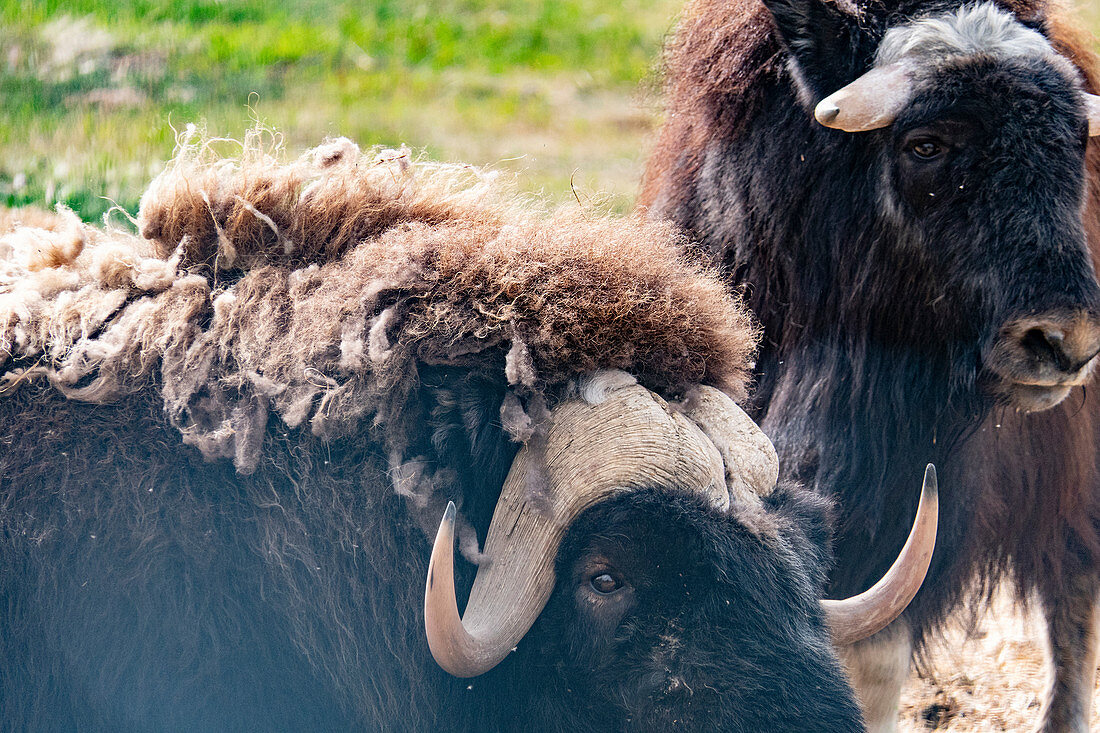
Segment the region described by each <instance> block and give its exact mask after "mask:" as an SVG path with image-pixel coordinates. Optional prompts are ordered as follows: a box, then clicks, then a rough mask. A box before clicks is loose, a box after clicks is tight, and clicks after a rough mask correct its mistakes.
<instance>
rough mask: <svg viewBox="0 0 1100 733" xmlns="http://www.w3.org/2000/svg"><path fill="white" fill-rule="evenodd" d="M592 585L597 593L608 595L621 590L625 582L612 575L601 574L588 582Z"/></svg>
mask: <svg viewBox="0 0 1100 733" xmlns="http://www.w3.org/2000/svg"><path fill="white" fill-rule="evenodd" d="M588 582H589V583H590V584H591V585H592V590H594V591H596V592H597V593H602V594H603V595H607V594H608V593H614V592H615V591H617V590H618V589H619V588H622V587H623V582H622V581H621V580H619V579H618V578H616V577H615V576H613V575H611V573H600V574H599V575H593V576H592V579H591V580H589V581H588Z"/></svg>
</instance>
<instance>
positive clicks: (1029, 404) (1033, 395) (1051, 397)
mask: <svg viewBox="0 0 1100 733" xmlns="http://www.w3.org/2000/svg"><path fill="white" fill-rule="evenodd" d="M1071 389H1073V387H1072V386H1068V385H1051V386H1044V385H1032V384H1012V383H1009V384H1004V385H1001V387H1000V389H998V393H999V396H1000V397H1001V399H1002V400H1003V401H1004V402H1005V403H1006V404H1007V405H1009V406H1010V407H1015V408H1016V409H1017V410H1021V411H1023V412H1042V411H1043V410H1049V409H1050V408H1052V407H1056V406H1057V405H1059V404H1061V402H1062V400H1064V399H1065V398H1066V397H1067V396H1068V395H1069V392H1070V390H1071Z"/></svg>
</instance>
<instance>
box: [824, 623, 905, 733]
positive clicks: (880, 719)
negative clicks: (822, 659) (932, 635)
mask: <svg viewBox="0 0 1100 733" xmlns="http://www.w3.org/2000/svg"><path fill="white" fill-rule="evenodd" d="M837 651H838V652H839V653H840V659H841V661H842V662H843V663H844V666H845V668H846V669H847V671H848V676H849V678H850V679H851V681H852V687H853V688H854V689H855V691H856V697H857V698H859V704H860V707H862V708H863V717H864V720H865V721H866V723H867V731H868V733H895V732H896V731H897V729H898V707H899V705H900V702H901V688H902V686H903V685H904V684H905V680H906V679H907V678H908V677H909V665H910V658H911V657H912V655H913V641H912V634H911V632H910V629H909V624H908V623H906V622H905V620H904V619H898V620H897V621H895V622H894V623H892V624H890V625H889V626H887V627H886V628H885V629H883V630H882V631H880V632H878V633H877V634H875V635H874V636H871V637H869V638H867V639H864V640H863V641H859V642H856V643H855V644H851V645H849V646H846V647H840V648H839V649H838V650H837Z"/></svg>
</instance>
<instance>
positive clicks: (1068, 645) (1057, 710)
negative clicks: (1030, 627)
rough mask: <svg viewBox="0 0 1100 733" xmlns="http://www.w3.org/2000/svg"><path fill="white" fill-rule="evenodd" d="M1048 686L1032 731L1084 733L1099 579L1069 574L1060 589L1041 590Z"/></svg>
mask: <svg viewBox="0 0 1100 733" xmlns="http://www.w3.org/2000/svg"><path fill="white" fill-rule="evenodd" d="M1042 600H1043V611H1044V615H1045V616H1046V622H1047V642H1048V653H1047V661H1048V664H1049V667H1050V686H1049V687H1048V688H1047V693H1046V698H1045V700H1044V701H1043V713H1042V717H1041V718H1040V721H1039V725H1038V727H1037V728H1036V731H1039V732H1040V733H1088V729H1089V716H1090V715H1091V714H1092V697H1093V689H1094V685H1095V681H1096V665H1097V662H1098V661H1100V659H1098V651H1100V643H1098V634H1100V577H1098V576H1097V575H1096V573H1095V571H1092V572H1089V573H1088V574H1085V573H1084V572H1082V574H1080V575H1078V576H1076V577H1074V578H1071V579H1070V580H1069V581H1068V582H1067V583H1066V584H1065V587H1064V589H1062V592H1061V593H1059V594H1055V593H1053V592H1050V591H1047V592H1044V593H1043V597H1042Z"/></svg>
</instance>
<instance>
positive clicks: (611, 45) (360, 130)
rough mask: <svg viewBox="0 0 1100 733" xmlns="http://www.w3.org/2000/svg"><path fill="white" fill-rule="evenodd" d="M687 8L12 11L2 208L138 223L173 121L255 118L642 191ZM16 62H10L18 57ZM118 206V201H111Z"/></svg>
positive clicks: (464, 2)
mask: <svg viewBox="0 0 1100 733" xmlns="http://www.w3.org/2000/svg"><path fill="white" fill-rule="evenodd" d="M679 5H680V0H625V1H624V2H618V3H607V2H605V1H604V0H497V1H496V2H491V3H486V2H473V1H472V0H366V2H350V1H349V2H334V3H324V2H318V1H317V0H284V1H283V2H280V3H270V2H266V1H265V2H261V1H260V0H236V1H233V0H225V1H224V2H215V1H214V0H175V1H174V2H146V1H143V0H113V1H111V2H107V1H106V0H67V1H65V2H58V1H55V0H48V1H44V2H43V1H39V2H26V0H22V1H20V2H10V1H8V0H5V1H4V2H0V99H3V104H2V105H0V203H7V204H8V205H17V204H25V203H37V204H40V205H50V204H51V203H52V201H53V200H60V201H63V202H65V203H66V204H68V205H70V206H72V207H73V208H74V209H75V210H76V211H77V212H78V213H79V214H80V215H81V216H83V217H85V218H87V219H95V218H97V217H98V216H100V215H101V214H102V213H103V212H104V211H105V210H106V209H108V208H109V207H110V206H111V205H112V203H113V202H118V203H119V204H121V205H122V206H123V207H125V208H127V209H129V210H131V211H133V210H134V209H135V208H136V205H137V199H138V197H139V196H140V192H141V190H142V189H143V187H144V185H145V183H146V182H147V181H148V179H149V178H150V177H151V176H152V175H153V174H155V172H156V171H157V170H158V169H159V166H160V165H161V164H162V163H163V161H164V160H166V159H167V158H168V157H169V156H170V155H171V153H172V148H173V143H174V133H173V126H174V127H175V128H176V129H180V128H182V126H183V125H185V124H186V123H188V122H199V123H200V124H205V126H206V128H207V129H208V130H209V131H210V132H211V133H212V134H217V135H229V136H233V135H237V136H239V135H240V134H242V133H243V131H244V130H245V129H246V128H247V127H249V126H251V124H252V123H253V120H254V119H259V120H261V121H262V122H264V123H266V124H268V125H270V126H272V127H274V128H276V129H278V130H279V131H280V132H282V133H283V134H284V135H285V137H286V140H287V143H288V147H289V148H290V149H291V150H292V151H297V150H301V149H304V148H306V147H309V146H311V145H314V144H316V143H317V142H319V141H320V140H321V139H322V138H324V137H325V136H327V135H347V136H348V137H351V138H352V139H354V140H356V141H357V142H358V143H359V144H360V145H362V146H371V145H385V146H396V145H399V144H401V143H407V144H408V145H409V146H410V147H412V148H414V149H418V150H423V151H425V153H426V154H427V155H429V156H431V157H433V158H438V159H443V160H455V161H463V162H470V163H474V164H478V165H490V166H496V167H499V168H504V169H507V170H511V171H517V172H519V173H520V181H521V182H522V185H523V186H524V187H525V188H526V189H527V190H532V191H539V192H542V193H545V194H547V195H549V196H550V197H551V198H554V199H558V200H561V199H565V198H571V197H572V196H573V195H574V194H573V191H572V189H571V187H570V181H571V180H572V181H573V182H574V185H575V186H576V187H577V189H578V190H579V191H580V192H581V194H582V195H584V194H585V193H589V194H594V193H596V192H600V193H604V192H607V193H610V194H612V195H613V198H612V201H611V205H612V207H613V208H618V209H624V208H626V207H627V206H629V203H630V200H631V199H632V196H633V193H634V189H635V186H636V180H637V176H638V172H639V170H640V161H641V158H642V154H643V153H642V151H643V149H644V141H645V139H646V136H647V135H648V133H649V132H650V130H651V129H652V127H653V124H654V105H653V104H652V103H650V102H647V101H646V100H644V99H642V97H643V94H642V92H641V91H640V90H643V89H644V88H645V86H644V82H645V80H646V79H649V78H652V70H653V69H654V67H655V64H656V60H657V58H658V54H659V49H660V45H661V43H662V41H663V38H664V36H665V34H666V33H667V32H668V30H669V29H670V28H671V26H672V23H673V22H674V16H675V14H676V12H677V11H678V9H679ZM5 61H6V63H5ZM108 199H110V200H108Z"/></svg>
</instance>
